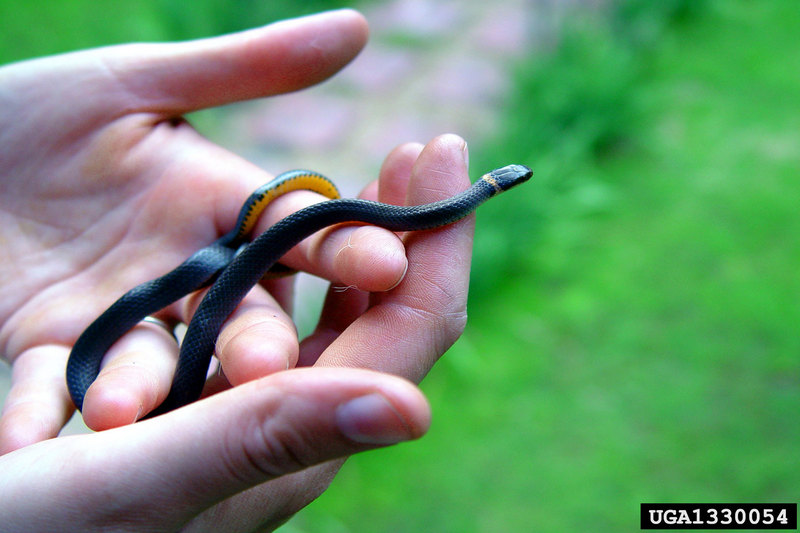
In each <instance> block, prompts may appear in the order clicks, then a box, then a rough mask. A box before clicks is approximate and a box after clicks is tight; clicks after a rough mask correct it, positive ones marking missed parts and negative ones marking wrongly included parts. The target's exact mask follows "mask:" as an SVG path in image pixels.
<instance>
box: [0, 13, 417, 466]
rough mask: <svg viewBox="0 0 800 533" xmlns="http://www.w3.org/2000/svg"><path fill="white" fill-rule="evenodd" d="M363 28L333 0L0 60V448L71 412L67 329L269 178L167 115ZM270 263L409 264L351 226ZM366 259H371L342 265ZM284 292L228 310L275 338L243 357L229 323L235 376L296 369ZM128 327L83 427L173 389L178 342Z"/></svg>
mask: <svg viewBox="0 0 800 533" xmlns="http://www.w3.org/2000/svg"><path fill="white" fill-rule="evenodd" d="M366 35H367V29H366V23H365V21H364V20H363V18H361V17H360V15H358V14H356V13H354V12H351V11H340V12H334V13H328V14H323V15H319V16H315V17H308V18H304V19H299V20H294V21H287V22H283V23H279V24H276V25H273V26H269V27H267V28H261V29H256V30H251V31H248V32H243V33H240V34H235V35H230V36H224V37H220V38H215V39H207V40H200V41H194V42H188V43H178V44H148V45H127V46H119V47H110V48H104V49H97V50H90V51H85V52H78V53H74V54H66V55H62V56H56V57H51V58H44V59H39V60H34V61H28V62H23V63H18V64H14V65H10V66H7V67H5V68H2V69H0V140H1V141H2V142H0V176H2V180H0V222H2V223H1V224H0V238H2V243H3V246H2V247H0V253H2V254H3V257H2V261H0V354H2V357H3V358H4V359H6V360H7V361H8V362H10V363H11V364H12V365H13V389H12V391H11V393H10V394H9V396H8V398H7V400H6V403H5V407H4V412H3V417H2V419H1V420H0V453H2V452H3V451H8V450H10V449H15V448H19V447H21V446H24V445H26V444H29V443H32V442H37V441H39V440H42V439H45V438H49V437H53V436H55V435H56V434H57V432H58V431H59V429H60V428H61V427H62V425H63V424H64V422H65V421H66V420H67V419H68V417H69V416H70V415H71V412H72V407H71V401H70V400H69V398H68V396H67V394H66V390H65V388H64V386H63V381H64V379H63V375H64V365H65V362H66V359H67V356H68V353H69V349H70V346H71V345H72V343H73V342H74V341H75V339H76V338H77V336H78V335H79V334H80V333H81V331H82V330H83V329H84V328H85V327H86V326H87V325H88V324H89V323H90V322H91V321H92V320H93V319H94V318H96V317H97V316H98V315H99V314H100V313H101V312H102V311H103V310H104V309H105V308H107V307H108V305H110V304H111V303H112V302H113V301H114V300H116V298H117V297H119V296H120V295H121V294H122V293H123V292H124V291H125V290H127V289H129V288H131V287H133V286H135V285H137V284H139V283H141V282H143V281H146V280H148V279H151V278H154V277H156V276H158V275H161V274H163V273H165V272H167V271H169V270H170V269H172V268H174V267H175V266H177V264H178V263H180V262H181V261H182V260H183V259H185V258H186V257H188V255H190V254H191V253H192V252H194V251H195V250H197V249H198V248H201V247H202V246H205V245H207V244H208V243H210V242H212V241H213V240H214V239H216V238H217V237H218V236H219V235H221V234H222V233H225V232H226V231H227V230H228V229H230V228H231V227H232V226H233V223H234V220H235V217H236V214H237V212H238V210H239V207H240V206H241V203H242V202H243V200H244V199H245V198H246V197H247V195H248V194H249V193H250V192H251V191H252V190H253V189H255V188H256V187H257V186H258V185H261V184H262V183H264V182H266V181H268V180H269V179H270V176H269V175H267V174H266V173H264V172H263V171H261V170H260V169H258V168H255V167H254V166H252V165H250V164H249V163H247V162H246V161H243V160H242V159H240V158H238V157H236V156H234V155H233V154H231V153H229V152H227V151H225V150H223V149H221V148H219V147H217V146H215V145H213V144H212V143H210V142H208V141H207V140H205V139H203V138H202V137H201V136H200V135H198V134H197V133H196V132H195V131H194V130H193V129H192V128H191V127H190V126H189V125H188V124H187V123H186V122H185V121H183V120H182V119H181V118H180V117H181V115H182V114H184V113H186V112H189V111H192V110H196V109H201V108H204V107H209V106H213V105H218V104H222V103H226V102H231V101H236V100H243V99H248V98H255V97H259V96H264V95H268V94H275V93H280V92H286V91H291V90H295V89H298V88H301V87H303V86H306V85H309V84H312V83H315V82H317V81H320V80H322V79H324V78H326V77H328V76H329V75H331V74H333V73H334V72H335V71H337V70H338V69H340V68H341V67H342V66H343V65H344V64H346V63H347V62H348V61H349V60H350V59H352V57H353V56H354V55H355V54H357V53H358V51H359V50H360V49H361V47H362V46H363V44H364V42H365V40H366ZM314 201H318V198H317V197H316V196H315V195H312V194H311V193H300V192H298V193H293V194H291V195H287V196H286V197H282V198H279V199H278V200H276V201H275V202H274V203H273V204H272V205H271V206H270V208H269V209H268V210H267V212H266V213H265V216H264V217H262V221H261V224H260V229H261V230H263V228H264V227H265V226H266V225H269V224H271V223H272V222H274V221H275V220H276V219H278V218H281V217H282V216H285V214H287V212H290V211H293V210H296V209H298V208H300V207H303V206H304V205H307V204H309V203H311V202H314ZM348 242H351V243H359V242H360V243H361V244H362V245H363V244H366V243H369V244H370V245H369V246H360V247H352V246H346V244H347V243H348ZM340 250H341V253H337V252H338V251H340ZM284 261H285V262H286V263H287V264H289V265H291V266H293V267H295V268H298V269H303V270H307V271H310V272H312V273H315V274H318V275H320V276H323V277H326V278H328V279H331V280H337V281H338V282H339V283H342V284H344V285H353V286H357V287H359V288H362V289H365V290H383V289H387V288H389V287H391V286H392V285H393V284H396V283H397V281H398V280H399V279H400V278H401V277H402V273H403V269H404V268H405V257H404V255H403V250H402V245H401V243H400V242H399V241H398V239H397V238H396V237H395V236H394V235H393V234H391V233H390V232H387V231H383V230H379V231H365V230H363V229H357V228H348V229H342V230H340V231H336V232H328V233H326V234H325V235H324V236H318V237H316V238H313V239H309V240H308V241H307V242H305V243H303V245H301V246H298V247H297V248H296V249H294V250H293V251H292V252H291V253H290V254H289V255H287V257H286V258H285V259H284ZM363 262H368V263H369V264H370V265H371V268H369V269H363V268H360V269H355V268H353V265H358V264H360V263H363ZM287 287H288V285H287V284H286V283H283V284H281V283H277V284H274V285H273V286H272V287H271V289H272V290H271V292H270V293H267V292H266V291H253V293H252V294H251V295H250V296H249V298H248V299H247V301H246V302H245V303H244V304H243V305H242V307H241V308H240V309H239V311H238V312H237V317H236V320H234V321H233V323H235V324H237V325H238V326H239V328H240V330H241V329H247V330H248V331H249V334H257V335H259V336H261V335H263V336H267V337H269V338H270V340H271V342H270V344H269V347H268V348H262V349H260V350H259V351H258V353H257V354H254V353H253V351H252V350H250V351H248V350H246V348H247V346H246V344H247V343H241V342H236V337H237V336H236V335H234V336H233V337H234V338H233V339H230V334H229V335H228V339H229V340H230V342H227V343H225V347H224V349H222V350H220V352H221V353H220V355H221V358H222V361H223V364H224V368H225V372H226V376H227V377H228V379H229V380H230V381H231V382H233V383H234V384H238V383H242V382H245V381H248V380H250V379H254V378H257V377H260V376H262V375H266V374H268V373H270V372H272V371H275V370H283V369H285V368H287V367H290V366H293V365H294V364H295V362H296V360H297V353H298V341H297V338H296V334H295V332H294V328H293V325H292V323H291V319H290V317H289V316H288V314H287V312H286V311H285V308H286V306H285V305H284V306H282V305H280V304H285V303H286V302H288V301H289V296H290V295H289V292H288V291H287V290H286V289H287ZM195 303H196V301H195V300H194V299H191V298H190V299H186V300H184V301H183V302H181V303H180V304H179V305H175V306H172V307H171V308H169V309H167V310H165V312H164V313H163V314H162V315H161V318H164V319H166V320H168V321H174V322H177V321H187V320H188V319H189V318H190V315H191V312H192V310H193V305H194V304H195ZM248 324H249V326H248ZM136 329H137V330H138V331H135V332H134V333H133V334H132V335H129V336H128V338H127V339H126V340H125V341H123V342H122V343H120V345H119V346H116V347H115V348H114V349H113V350H112V352H113V353H111V354H109V357H107V358H106V359H107V362H106V364H105V367H104V369H103V372H102V374H101V376H100V377H99V378H98V380H97V382H96V385H95V386H93V387H92V388H91V389H90V391H89V396H88V398H87V404H86V408H87V409H86V412H85V414H86V421H87V423H88V424H89V425H90V426H91V427H93V428H95V429H103V428H108V427H113V426H118V425H121V424H127V423H130V422H132V421H133V420H134V419H135V418H136V417H138V416H139V415H140V414H143V413H144V412H147V411H148V410H149V409H150V408H151V407H152V406H153V405H154V404H156V403H158V402H159V401H160V399H162V398H163V396H164V395H165V393H166V391H167V390H168V388H169V385H170V382H171V376H172V369H173V366H174V361H175V356H176V353H175V349H174V348H175V347H174V343H172V342H169V343H167V342H165V339H164V336H165V335H164V332H160V331H156V330H157V329H158V328H153V327H152V326H140V327H137V328H136ZM243 346H244V348H245V349H243Z"/></svg>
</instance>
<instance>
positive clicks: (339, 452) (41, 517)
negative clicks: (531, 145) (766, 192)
mask: <svg viewBox="0 0 800 533" xmlns="http://www.w3.org/2000/svg"><path fill="white" fill-rule="evenodd" d="M465 156H466V151H465V145H464V144H463V141H461V140H460V139H459V138H457V137H455V136H443V137H440V138H438V139H436V140H434V141H433V142H431V143H430V144H429V145H428V146H427V147H425V148H424V149H422V147H421V146H419V145H414V144H408V145H404V146H401V147H399V148H398V149H396V150H395V151H394V152H392V154H390V156H389V157H388V158H387V160H386V162H385V164H384V166H383V169H382V170H381V175H380V181H379V184H378V186H377V187H376V186H375V184H373V185H372V186H370V187H369V188H368V189H367V190H366V191H365V193H364V196H365V197H367V198H372V199H376V198H379V199H380V200H382V201H387V202H392V201H394V202H397V203H409V204H412V203H427V202H431V201H435V200H437V199H441V198H446V197H449V196H452V194H454V193H455V192H457V191H458V190H461V189H464V188H465V187H466V184H467V181H468V180H467V178H466V161H465ZM471 235H472V217H469V218H467V219H465V220H462V221H460V222H458V223H456V224H453V225H451V226H447V227H444V228H441V229H438V230H435V231H428V232H415V233H409V234H407V235H404V236H403V242H404V244H405V247H406V252H407V254H408V258H409V264H408V265H409V266H408V273H407V275H406V277H405V278H404V280H403V282H402V283H401V284H400V285H399V286H398V287H396V288H395V289H393V290H391V291H386V292H381V293H377V294H371V295H370V294H367V293H365V292H362V291H357V290H354V289H353V290H347V291H343V292H341V291H336V290H331V291H330V293H329V295H328V299H327V301H326V304H325V306H324V310H323V313H322V317H321V320H320V323H319V325H318V327H317V330H316V331H315V332H314V333H313V334H312V335H311V336H310V337H309V338H307V339H306V340H305V341H304V342H303V343H302V346H301V351H300V361H299V364H300V365H303V366H312V365H313V366H314V367H315V368H306V369H295V370H289V371H285V372H278V373H275V374H272V375H269V376H266V377H263V378H261V379H258V380H256V381H253V382H251V383H246V384H244V385H241V386H239V387H235V388H232V389H230V390H227V391H225V392H222V393H219V394H216V395H214V396H211V397H208V398H205V399H203V400H200V401H198V402H196V403H194V404H191V405H188V406H186V407H183V408H181V409H178V410H176V411H173V412H171V413H167V414H165V415H162V416H160V417H156V418H154V419H152V420H146V421H143V422H140V423H137V424H133V425H130V426H126V427H123V428H117V429H112V430H108V431H104V432H100V433H97V434H92V435H81V436H77V437H62V438H57V439H52V440H49V441H46V442H41V443H38V444H35V445H31V446H28V447H25V448H23V449H20V450H17V451H15V452H12V453H8V454H6V455H4V456H2V457H0V472H3V478H4V479H3V481H4V483H3V485H2V488H0V514H2V515H3V516H4V519H5V520H6V522H5V523H4V524H5V527H8V528H9V531H15V529H14V528H18V530H23V531H24V530H30V529H31V528H33V529H41V530H48V529H52V528H53V527H54V525H62V524H69V525H70V527H72V528H74V529H76V530H81V531H93V530H108V529H115V530H121V531H125V530H130V531H142V530H175V529H178V528H183V530H185V531H220V532H225V531H255V530H259V531H261V530H263V529H265V528H274V527H277V526H278V525H280V524H281V523H282V522H283V521H284V520H286V519H287V518H289V517H290V516H291V515H292V514H293V513H295V512H296V511H297V510H299V509H301V508H302V507H303V506H305V505H306V504H307V503H309V502H310V501H311V500H313V499H314V498H315V497H317V496H318V495H319V494H320V493H321V492H322V491H323V490H324V489H325V488H326V487H327V485H328V483H329V482H330V481H331V480H332V478H333V476H334V475H335V474H336V472H337V471H338V468H339V467H340V466H341V464H342V461H341V460H335V461H328V462H324V461H326V460H328V459H333V458H336V457H345V456H346V455H348V454H351V453H356V452H358V451H363V450H366V449H371V448H373V447H376V446H380V445H387V444H391V443H393V442H396V441H400V440H404V439H409V438H415V437H418V436H420V435H421V434H422V433H424V431H425V430H426V428H427V426H428V423H429V411H428V407H427V404H426V403H425V400H424V397H422V396H421V394H420V393H419V391H418V390H417V389H416V388H414V387H413V386H411V385H410V384H409V383H408V382H406V381H403V380H401V379H399V378H394V377H391V376H388V375H386V374H383V373H375V372H367V371H365V370H355V369H342V368H338V369H337V368H331V367H332V366H351V367H352V366H361V367H367V368H373V369H380V370H384V371H390V372H394V373H397V374H400V375H403V376H406V377H409V378H411V379H415V380H418V379H421V378H422V376H423V375H424V374H425V373H426V372H427V371H428V369H429V368H430V367H431V366H432V365H433V363H434V362H435V361H436V359H437V358H438V356H439V355H441V354H442V353H443V352H444V351H445V350H446V349H447V348H448V347H449V345H450V344H451V343H452V342H453V341H454V340H455V338H456V337H457V336H458V335H459V334H460V333H461V330H462V328H463V326H464V324H465V321H466V314H465V307H466V296H467V283H468V272H469V263H470V249H471ZM235 329H236V326H235V324H234V323H232V324H231V325H229V326H228V328H227V329H226V333H225V335H232V336H231V337H229V340H228V341H226V342H233V339H238V341H237V342H242V343H244V344H246V345H247V346H248V348H249V349H252V350H257V349H258V347H259V346H262V345H263V339H259V338H257V335H254V336H250V335H249V334H248V329H246V328H245V329H244V330H239V331H238V332H235V333H231V332H230V330H235ZM165 337H166V336H165ZM165 342H166V340H165ZM375 393H378V394H379V395H380V396H379V397H378V398H376V396H375ZM363 397H367V398H369V399H366V400H363V401H360V400H357V398H363ZM381 397H382V398H385V401H386V402H388V404H389V407H387V406H386V404H385V403H384V400H381V399H380V398H381ZM350 399H356V403H355V404H351V412H350V414H349V415H348V416H351V417H352V418H351V419H348V418H347V416H345V415H346V414H347V409H346V408H340V407H339V406H340V405H343V404H345V403H346V402H347V401H348V400H350ZM342 409H344V410H345V415H343V414H342V412H341V410H342ZM398 417H399V420H398ZM312 465H313V466H312ZM32 472H33V474H34V475H30V474H31V473H32ZM289 472H295V473H292V474H289ZM39 473H41V474H39ZM282 474H285V475H282Z"/></svg>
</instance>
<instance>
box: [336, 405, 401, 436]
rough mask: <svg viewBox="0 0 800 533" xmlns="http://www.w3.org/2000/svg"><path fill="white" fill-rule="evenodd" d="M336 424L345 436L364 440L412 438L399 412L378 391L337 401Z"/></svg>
mask: <svg viewBox="0 0 800 533" xmlns="http://www.w3.org/2000/svg"><path fill="white" fill-rule="evenodd" d="M336 424H337V425H338V426H339V431H341V432H342V433H343V434H344V435H345V436H346V437H347V438H348V439H350V440H352V441H355V442H360V443H363V444H394V443H396V442H401V441H404V440H409V439H411V438H412V436H411V431H410V428H409V427H408V424H406V422H405V420H403V417H401V416H400V413H398V412H397V410H396V409H395V408H394V406H393V405H392V404H391V403H389V401H388V400H387V399H386V398H384V397H383V396H381V395H380V394H378V393H373V394H368V395H366V396H361V397H358V398H355V399H353V400H350V401H348V402H346V403H343V404H342V405H340V406H339V407H338V408H337V409H336Z"/></svg>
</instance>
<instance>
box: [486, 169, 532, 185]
mask: <svg viewBox="0 0 800 533" xmlns="http://www.w3.org/2000/svg"><path fill="white" fill-rule="evenodd" d="M531 176H533V170H531V169H530V168H528V167H526V166H525V165H507V166H505V167H502V168H497V169H495V170H492V171H491V172H489V174H488V177H489V178H491V179H492V180H493V181H494V183H495V184H496V186H497V187H498V188H499V189H500V190H501V191H507V190H508V189H510V188H511V187H516V186H517V185H519V184H520V183H525V182H526V181H528V180H529V179H531Z"/></svg>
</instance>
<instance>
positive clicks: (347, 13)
mask: <svg viewBox="0 0 800 533" xmlns="http://www.w3.org/2000/svg"><path fill="white" fill-rule="evenodd" d="M367 34H368V29H367V22H366V20H364V17H362V16H361V15H360V14H359V13H357V12H355V11H352V10H348V9H343V10H339V11H330V12H326V13H321V14H318V15H311V16H307V17H301V18H297V19H291V20H285V21H281V22H276V23H273V24H270V25H268V26H264V27H261V28H255V29H252V30H247V31H242V32H238V33H233V34H229V35H223V36H220V37H212V38H207V39H199V40H194V41H186V42H180V43H169V44H163V43H161V44H134V45H122V46H114V47H109V48H106V49H104V50H103V53H104V54H103V55H104V56H105V57H104V58H103V59H104V62H105V64H106V65H108V67H109V69H110V70H111V71H112V72H113V73H114V76H115V79H116V80H118V81H119V82H121V85H122V86H123V87H124V88H125V93H126V94H125V97H126V99H127V100H126V102H125V104H126V105H127V106H131V105H133V107H134V108H138V109H139V110H142V111H156V112H162V113H166V114H176V113H177V114H183V113H186V112H189V111H194V110H197V109H204V108H208V107H213V106H218V105H222V104H227V103H231V102H237V101H240V100H249V99H253V98H259V97H262V96H269V95H273V94H280V93H285V92H290V91H296V90H298V89H302V88H304V87H307V86H309V85H313V84H315V83H318V82H320V81H322V80H324V79H326V78H328V77H329V76H331V75H333V74H335V73H336V72H337V71H339V70H340V69H341V68H342V67H344V66H345V65H346V64H347V63H349V62H350V61H351V60H352V59H353V58H354V57H355V56H356V55H357V54H358V53H359V52H360V51H361V49H362V48H363V47H364V45H365V43H366V40H367ZM131 97H133V98H135V99H138V103H136V102H133V103H132V102H131V101H130V98H131Z"/></svg>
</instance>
